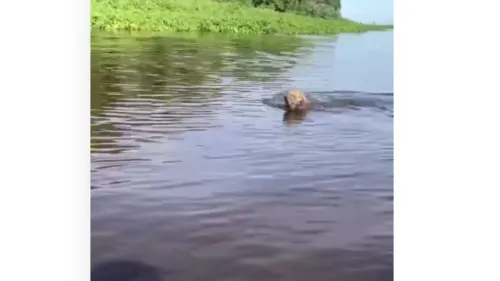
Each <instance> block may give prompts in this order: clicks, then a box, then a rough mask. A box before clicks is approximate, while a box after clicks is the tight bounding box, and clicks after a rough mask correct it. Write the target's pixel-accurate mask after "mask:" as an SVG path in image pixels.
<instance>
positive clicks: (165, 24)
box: [91, 0, 393, 35]
mask: <svg viewBox="0 0 500 281" xmlns="http://www.w3.org/2000/svg"><path fill="white" fill-rule="evenodd" d="M91 7H92V9H91V31H129V32H130V31H140V32H151V33H157V32H174V33H175V32H182V33H228V34H249V35H250V34H277V35H278V34H281V35H336V34H340V33H362V32H367V31H383V30H391V29H393V25H377V24H363V23H358V22H354V21H352V20H348V19H345V18H340V19H322V18H314V17H308V16H303V15H298V14H294V13H288V12H285V13H279V12H275V11H273V10H269V9H264V8H254V7H250V6H245V5H242V4H238V3H221V2H216V1H213V0H184V2H179V1H175V0H150V2H149V5H138V4H137V1H134V0H118V1H117V0H91Z"/></svg>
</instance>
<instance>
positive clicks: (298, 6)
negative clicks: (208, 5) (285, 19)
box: [218, 0, 341, 19]
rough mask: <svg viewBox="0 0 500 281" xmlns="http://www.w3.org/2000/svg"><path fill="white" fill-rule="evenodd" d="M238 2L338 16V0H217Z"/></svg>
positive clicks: (278, 10) (288, 10)
mask: <svg viewBox="0 0 500 281" xmlns="http://www.w3.org/2000/svg"><path fill="white" fill-rule="evenodd" d="M218 1H219V2H239V3H242V4H244V5H247V6H253V7H259V8H268V9H272V10H274V11H277V12H292V13H295V14H299V15H305V16H310V17H318V18H325V19H338V18H340V9H341V3H340V0H218Z"/></svg>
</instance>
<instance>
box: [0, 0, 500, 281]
mask: <svg viewBox="0 0 500 281" xmlns="http://www.w3.org/2000/svg"><path fill="white" fill-rule="evenodd" d="M490 3H494V1H490ZM395 4H396V5H395V16H394V17H395V21H394V22H395V24H396V27H395V48H394V50H395V60H394V61H395V67H394V71H395V73H394V81H395V85H394V86H395V87H394V88H395V117H394V122H395V133H394V134H395V277H396V278H395V279H396V280H404V281H413V280H415V281H422V280H439V281H445V280H453V281H459V280H467V281H469V280H500V276H499V273H498V270H497V267H498V260H499V259H498V257H497V256H496V253H498V252H499V250H500V248H499V239H500V232H499V230H498V228H495V227H494V226H495V225H497V224H498V221H499V220H498V218H497V214H500V212H499V210H498V207H496V206H498V205H499V200H498V198H500V197H499V196H495V195H496V193H497V192H498V190H499V189H500V183H499V180H498V179H497V175H498V174H499V173H500V165H499V164H498V163H497V161H496V160H497V159H498V157H499V148H498V146H499V144H500V138H499V137H498V133H499V128H500V126H499V124H498V122H499V121H500V117H499V116H498V115H499V114H498V112H499V109H498V104H499V103H498V102H496V101H495V99H496V98H498V96H499V95H500V91H499V86H498V84H499V81H500V76H499V74H498V73H499V72H498V69H497V66H498V65H499V55H498V54H499V50H500V48H499V47H500V46H499V44H498V43H496V42H498V41H494V40H498V36H497V35H496V34H498V30H497V28H495V27H497V26H499V25H498V23H496V21H497V19H498V18H499V17H498V15H497V14H498V10H497V9H495V8H494V5H493V4H491V5H487V2H486V1H474V2H464V3H463V4H460V3H459V2H457V1H430V0H427V1H412V2H410V1H405V2H403V1H401V0H398V1H397V2H396V3H395ZM89 9H90V3H89V2H88V1H81V0H80V1H62V0H59V1H30V2H26V1H23V2H16V1H6V2H4V5H3V7H2V12H3V13H2V17H0V21H1V24H2V27H3V29H2V30H3V31H4V32H3V34H2V43H1V44H0V58H1V63H0V67H1V69H2V70H3V75H2V78H3V79H1V83H0V85H1V86H2V89H1V92H2V93H3V96H4V100H3V101H2V110H0V120H1V124H2V137H1V138H0V139H1V143H0V144H1V147H2V148H3V154H2V162H3V164H4V167H3V169H2V173H1V174H2V176H1V177H0V178H1V180H2V182H1V183H0V186H1V187H2V195H1V196H0V216H1V231H0V241H1V248H0V255H1V256H2V257H3V262H2V266H1V270H0V280H45V279H48V280H52V281H59V280H61V281H67V280H89V279H90V270H89V269H90V268H89V264H90V263H89V262H90V258H89V257H90V252H89V251H90V244H89V243H90V201H89V200H90V179H89V178H90V172H89V170H90V163H89V153H90V152H89V148H90V141H89V135H90V133H89V131H90V130H89V123H90V116H89V115H90V114H89V107H90V104H89V99H90V95H89V91H90V84H89V83H90V77H89V76H90V75H89V73H90V65H89V61H90V60H89V55H90V51H89V48H90V44H89V38H90V36H89V26H90V22H89ZM495 135H496V136H495ZM487 162H490V163H487Z"/></svg>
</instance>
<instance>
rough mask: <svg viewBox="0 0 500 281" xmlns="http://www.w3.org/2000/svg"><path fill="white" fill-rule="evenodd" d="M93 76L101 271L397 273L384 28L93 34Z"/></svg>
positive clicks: (97, 267)
mask: <svg viewBox="0 0 500 281" xmlns="http://www.w3.org/2000/svg"><path fill="white" fill-rule="evenodd" d="M91 71H92V101H91V107H92V108H91V116H92V120H91V124H92V125H91V135H92V142H91V161H92V163H91V165H92V172H91V173H92V179H91V182H92V200H91V202H92V216H91V218H92V251H91V259H92V261H91V263H92V267H93V273H92V277H93V280H94V281H95V280H151V281H153V280H218V281H219V280H220V281H222V280H232V281H239V280H241V281H243V280H245V281H246V280H261V281H265V280H273V281H275V280H290V281H295V280H298V281H305V280H311V281H321V280H340V281H342V280H346V281H347V280H349V281H368V280H374V281H375V280H384V281H388V280H393V277H392V270H393V264H392V260H393V258H392V253H393V246H392V243H393V235H392V219H393V117H392V112H393V109H392V100H393V98H392V97H393V95H392V91H393V90H392V89H393V88H392V32H372V33H365V34H354V35H350V34H349V35H348V34H346V35H339V36H337V37H316V36H304V37H285V36H258V37H257V36H253V37H242V36H238V37H232V36H222V35H205V36H193V35H186V36H157V37H152V36H145V35H133V36H132V35H124V34H119V35H112V34H107V33H95V34H93V36H92V70H91ZM293 87H297V88H301V89H303V90H305V91H306V92H308V93H310V95H311V96H313V98H314V100H315V101H317V104H318V105H320V106H319V107H316V108H315V109H314V110H312V111H311V112H309V113H308V114H305V115H301V116H290V115H288V116H287V115H284V112H283V110H282V109H281V108H280V104H279V103H280V102H281V101H282V96H281V95H280V93H282V92H283V91H285V90H287V89H290V88H293ZM120 276H122V277H121V278H120ZM134 276H135V277H138V276H139V277H141V276H142V277H141V278H142V279H140V278H139V279H131V278H132V277H134ZM127 278H129V279H127Z"/></svg>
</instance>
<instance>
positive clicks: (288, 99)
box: [284, 89, 311, 111]
mask: <svg viewBox="0 0 500 281" xmlns="http://www.w3.org/2000/svg"><path fill="white" fill-rule="evenodd" d="M284 99H285V110H286V111H302V110H309V109H311V102H310V101H309V99H307V97H306V95H305V94H304V92H302V91H301V90H297V89H294V90H291V91H288V93H287V94H286V95H285V96H284Z"/></svg>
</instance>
